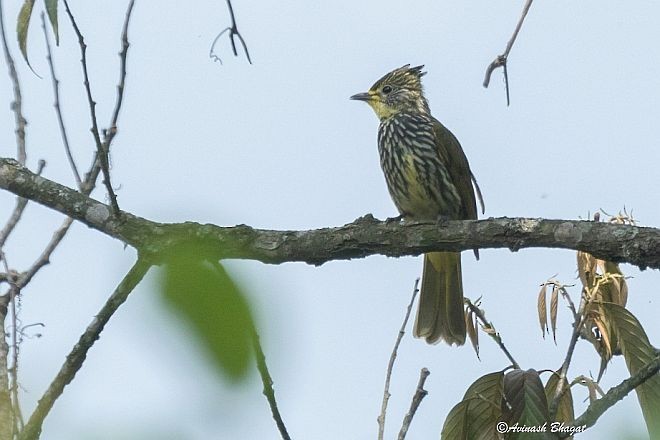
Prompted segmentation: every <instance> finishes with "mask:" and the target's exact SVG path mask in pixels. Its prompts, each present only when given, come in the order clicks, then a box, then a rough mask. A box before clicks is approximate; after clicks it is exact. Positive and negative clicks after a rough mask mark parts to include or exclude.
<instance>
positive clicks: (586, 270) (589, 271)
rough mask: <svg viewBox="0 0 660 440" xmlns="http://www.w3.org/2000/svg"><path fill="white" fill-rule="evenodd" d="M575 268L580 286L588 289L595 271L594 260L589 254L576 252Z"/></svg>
mask: <svg viewBox="0 0 660 440" xmlns="http://www.w3.org/2000/svg"><path fill="white" fill-rule="evenodd" d="M577 267H578V275H579V277H580V281H581V282H582V285H583V286H584V287H590V286H591V284H592V283H593V278H594V272H595V270H596V259H595V258H594V257H593V255H591V254H588V253H586V252H582V251H578V253H577Z"/></svg>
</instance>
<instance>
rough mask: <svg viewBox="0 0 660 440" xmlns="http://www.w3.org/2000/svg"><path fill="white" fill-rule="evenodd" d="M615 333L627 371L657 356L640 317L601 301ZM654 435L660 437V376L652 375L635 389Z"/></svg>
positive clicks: (652, 436)
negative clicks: (639, 319) (640, 321)
mask: <svg viewBox="0 0 660 440" xmlns="http://www.w3.org/2000/svg"><path fill="white" fill-rule="evenodd" d="M602 306H603V309H604V310H605V313H606V315H607V317H608V319H609V321H610V325H611V326H612V329H613V330H614V332H615V333H616V335H617V337H618V341H619V345H620V347H621V352H622V353H623V357H624V358H625V360H626V365H627V366H628V371H630V374H631V375H633V374H635V373H636V372H637V371H639V370H640V369H641V368H642V367H644V366H645V365H646V364H648V363H649V362H651V361H652V360H654V359H655V357H656V356H657V355H656V352H655V349H654V348H653V346H652V345H651V343H650V342H649V338H648V336H647V335H646V332H645V331H644V328H643V327H642V325H641V324H640V323H639V321H638V320H637V318H635V316H634V315H633V314H632V313H630V312H629V311H628V310H626V309H625V308H624V307H621V306H620V305H618V304H614V303H606V302H604V303H602ZM635 391H636V393H637V398H638V399H639V406H641V408H642V414H643V415H644V420H645V421H646V427H647V429H648V431H649V436H650V437H651V438H660V417H658V414H660V375H658V374H656V375H654V376H652V377H650V378H649V379H648V380H647V381H646V382H644V383H643V384H641V385H640V386H638V387H637V388H636V389H635Z"/></svg>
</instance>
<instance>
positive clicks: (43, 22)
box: [41, 12, 82, 189]
mask: <svg viewBox="0 0 660 440" xmlns="http://www.w3.org/2000/svg"><path fill="white" fill-rule="evenodd" d="M41 28H42V29H43V31H44V39H45V40H46V53H47V56H46V59H47V60H48V66H49V67H50V78H51V80H52V83H53V93H54V95H55V103H54V104H53V105H54V107H55V113H56V114H57V122H58V123H59V125H60V134H61V135H62V143H63V144H64V152H65V153H66V158H67V160H68V161H69V166H70V167H71V171H72V172H73V177H74V178H75V179H76V185H77V186H78V189H80V187H81V186H82V179H81V178H80V174H79V173H78V167H77V166H76V162H75V160H73V155H72V154H71V148H70V147H69V136H68V135H67V133H66V127H65V126H64V119H63V117H62V109H61V107H60V81H59V80H58V79H57V76H56V75H55V65H54V62H53V54H52V51H51V49H50V39H49V38H48V31H47V30H46V18H45V14H44V13H43V12H42V13H41Z"/></svg>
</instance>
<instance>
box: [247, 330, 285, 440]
mask: <svg viewBox="0 0 660 440" xmlns="http://www.w3.org/2000/svg"><path fill="white" fill-rule="evenodd" d="M252 346H253V348H254V354H255V357H256V360H257V370H259V375H260V376H261V383H262V384H263V387H264V388H263V394H264V396H266V400H268V406H270V412H271V413H272V415H273V420H275V424H277V429H278V430H279V431H280V435H281V436H282V440H291V437H290V436H289V433H288V432H287V430H286V426H285V425H284V420H282V415H281V414H280V410H279V408H278V407H277V400H275V390H274V389H273V379H272V378H271V377H270V373H269V372H268V365H266V356H265V355H264V351H263V350H262V348H261V343H260V342H259V334H258V333H257V330H256V329H255V328H253V329H252Z"/></svg>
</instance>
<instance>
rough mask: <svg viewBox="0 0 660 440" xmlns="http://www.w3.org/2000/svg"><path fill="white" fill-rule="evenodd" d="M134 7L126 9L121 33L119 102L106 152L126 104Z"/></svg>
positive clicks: (106, 134)
mask: <svg viewBox="0 0 660 440" xmlns="http://www.w3.org/2000/svg"><path fill="white" fill-rule="evenodd" d="M133 6H135V0H131V1H130V2H129V3H128V7H127V8H126V15H125V18H124V26H123V28H122V32H121V51H120V52H119V60H120V61H119V83H118V84H117V100H116V101H115V108H114V110H113V111H112V118H111V119H110V128H109V129H108V130H107V131H106V133H105V136H104V139H103V146H104V149H105V150H106V151H109V150H110V144H111V143H112V140H113V139H114V137H115V135H116V134H117V120H118V119H119V111H120V110H121V107H122V104H123V102H124V89H125V87H126V59H127V57H128V48H129V46H130V43H129V41H128V25H129V23H130V21H131V15H132V14H133Z"/></svg>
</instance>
